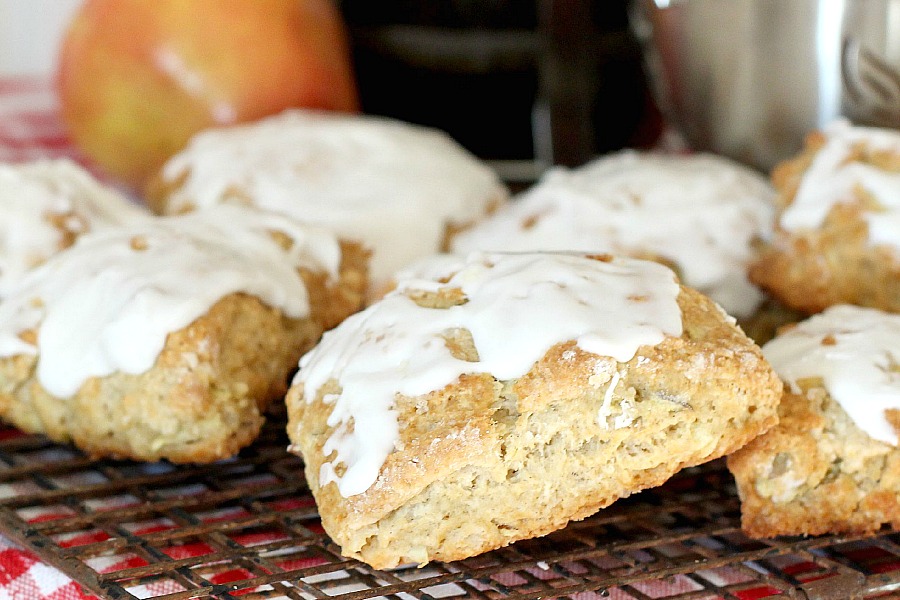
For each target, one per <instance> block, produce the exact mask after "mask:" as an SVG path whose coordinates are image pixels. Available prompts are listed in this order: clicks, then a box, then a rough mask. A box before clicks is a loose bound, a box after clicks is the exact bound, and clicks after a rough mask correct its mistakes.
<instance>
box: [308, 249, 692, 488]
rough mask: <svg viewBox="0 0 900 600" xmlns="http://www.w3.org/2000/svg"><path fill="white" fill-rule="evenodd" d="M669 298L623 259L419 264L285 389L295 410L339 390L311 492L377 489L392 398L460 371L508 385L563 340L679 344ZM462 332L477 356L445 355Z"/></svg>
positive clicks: (332, 336) (335, 333) (671, 290)
mask: <svg viewBox="0 0 900 600" xmlns="http://www.w3.org/2000/svg"><path fill="white" fill-rule="evenodd" d="M679 291H680V286H679V285H678V283H677V281H676V279H675V275H674V273H672V271H671V270H670V269H668V268H667V267H665V266H663V265H660V264H657V263H654V262H649V261H644V260H637V259H631V258H612V257H598V258H596V259H594V258H588V257H585V256H581V255H575V254H549V253H548V254H543V253H530V254H527V253H523V254H499V253H489V254H479V253H473V254H471V255H470V256H469V257H468V258H461V257H450V256H444V257H440V258H436V259H434V260H431V261H426V262H425V263H423V264H422V265H417V266H416V268H414V269H412V270H411V271H409V273H408V277H407V278H402V279H400V280H399V283H398V287H397V289H396V290H394V291H393V292H391V293H390V294H388V295H387V296H385V297H384V298H383V299H382V300H380V301H379V302H377V303H375V304H373V305H372V306H370V307H369V308H367V309H366V310H364V311H362V312H361V313H357V314H356V315H353V316H351V317H350V318H349V319H347V320H346V321H344V322H343V323H342V324H341V325H339V326H338V327H337V328H335V329H333V330H332V331H330V332H326V333H325V336H324V337H323V339H322V341H321V342H320V344H319V345H318V346H317V347H315V348H314V349H313V350H311V351H310V352H309V353H308V354H306V355H305V356H304V357H303V358H302V359H301V361H300V371H299V372H298V374H297V376H296V378H295V382H294V383H295V384H298V383H299V384H302V385H303V396H304V398H305V401H307V402H311V401H313V400H315V399H316V398H317V397H319V396H320V395H321V393H324V392H321V393H320V390H322V389H323V386H325V385H326V384H328V383H329V382H336V384H337V386H338V387H339V388H340V393H338V394H326V395H325V396H324V397H323V398H322V400H323V401H324V402H325V403H327V404H332V409H331V415H330V417H329V419H328V423H329V425H330V426H332V427H334V428H335V429H334V432H333V433H332V435H331V436H330V438H329V439H328V440H327V442H326V443H325V445H324V448H323V452H324V454H325V456H330V455H332V453H335V454H334V455H333V457H332V458H330V460H328V461H327V462H325V463H324V464H323V466H322V468H321V472H320V475H319V484H320V485H322V486H324V485H326V484H327V483H329V482H332V481H333V482H335V483H336V484H337V486H338V489H339V490H340V493H341V494H342V495H343V496H344V497H348V496H352V495H355V494H360V493H363V492H365V491H366V490H367V489H368V488H369V487H370V486H371V485H372V484H373V483H374V482H375V480H376V478H377V476H378V473H379V470H380V469H381V467H382V465H383V464H384V461H385V459H386V458H387V456H388V455H389V454H390V453H391V451H392V450H393V449H394V447H395V444H396V443H397V442H398V440H399V425H398V423H397V418H396V415H395V413H394V411H393V408H392V407H393V404H394V398H395V396H396V395H398V394H400V395H403V396H407V397H416V396H420V395H423V394H427V393H429V392H433V391H436V390H440V389H442V388H444V387H445V386H447V385H449V384H451V383H453V382H454V381H456V380H457V379H458V378H459V377H460V376H461V375H463V374H466V373H489V374H491V375H492V376H493V377H494V378H496V379H497V380H501V381H507V380H511V379H514V378H518V377H520V376H522V375H524V374H526V373H527V372H528V370H529V369H530V368H531V367H532V366H533V365H534V363H535V362H536V361H537V360H539V359H540V358H541V357H542V356H543V355H544V354H545V353H546V352H547V351H548V350H549V349H550V348H552V347H553V346H555V345H556V344H559V343H562V342H566V341H571V340H574V341H575V342H576V343H577V345H578V346H579V347H580V348H581V349H582V350H585V351H586V352H590V353H593V354H596V355H599V356H607V357H613V358H614V359H615V360H617V361H620V362H627V361H628V360H630V359H631V358H633V357H634V355H635V353H636V352H637V350H638V348H639V347H641V346H644V345H651V346H652V345H656V344H658V343H660V342H661V341H662V340H663V339H665V337H666V336H680V335H681V331H682V322H681V310H680V308H679V306H678V303H677V297H678V294H679ZM460 330H463V331H466V332H468V333H469V334H470V335H471V339H472V343H473V347H474V350H475V353H476V354H477V356H476V357H472V356H467V357H457V356H456V355H455V354H454V352H453V351H452V349H451V347H450V345H451V344H450V342H449V341H448V336H450V335H452V333H453V332H457V331H460ZM472 358H474V360H471V359H472ZM300 426H301V427H302V424H301V425H300ZM339 464H343V466H344V467H345V470H344V472H343V473H342V474H340V475H339V474H338V471H337V470H336V467H337V466H338V465H339Z"/></svg>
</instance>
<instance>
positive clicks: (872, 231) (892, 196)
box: [779, 120, 900, 248]
mask: <svg viewBox="0 0 900 600" xmlns="http://www.w3.org/2000/svg"><path fill="white" fill-rule="evenodd" d="M822 133H823V134H824V135H825V138H826V141H825V145H824V146H823V147H822V148H820V149H819V151H818V152H817V153H816V155H815V157H814V158H813V161H812V164H810V166H809V168H808V169H807V170H806V171H805V172H804V173H803V176H802V179H801V181H800V185H799V187H798V188H797V193H796V195H795V197H794V201H793V202H792V203H791V204H790V206H788V207H787V208H786V209H785V211H784V212H783V213H782V214H781V218H780V220H779V224H780V225H781V227H782V228H784V229H785V230H787V231H797V230H802V229H815V228H817V227H820V226H821V225H822V223H823V222H824V221H825V217H826V216H827V215H828V212H829V211H830V210H831V209H832V208H833V207H834V206H835V205H836V204H841V203H855V202H856V201H857V198H856V194H855V190H856V189H857V188H861V189H863V190H865V191H866V192H868V193H869V194H871V195H872V196H873V197H874V198H875V200H876V201H877V202H878V203H879V204H880V205H881V207H882V209H883V210H879V211H877V212H873V211H867V212H865V213H864V217H865V220H866V222H867V223H868V226H869V242H870V243H872V244H886V245H889V246H893V247H894V248H900V173H891V172H887V171H884V170H881V169H878V168H876V167H874V166H872V165H868V164H864V163H862V162H859V161H854V160H850V156H851V153H852V152H853V150H854V148H855V147H857V146H858V145H859V144H864V145H865V146H867V147H868V148H870V149H872V150H878V151H888V152H893V153H900V132H897V131H895V130H893V129H876V128H870V127H854V126H852V125H850V123H849V122H848V121H845V120H840V121H836V122H834V123H832V124H831V125H829V126H828V127H826V128H825V130H824V131H823V132H822Z"/></svg>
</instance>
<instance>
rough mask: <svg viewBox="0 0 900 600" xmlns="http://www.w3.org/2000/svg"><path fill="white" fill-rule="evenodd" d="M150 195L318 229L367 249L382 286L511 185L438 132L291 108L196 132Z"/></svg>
mask: <svg viewBox="0 0 900 600" xmlns="http://www.w3.org/2000/svg"><path fill="white" fill-rule="evenodd" d="M148 197H149V199H150V203H151V205H153V206H154V207H155V208H156V210H157V211H159V212H161V213H165V214H175V213H183V212H187V211H191V210H195V209H198V208H206V207H209V206H213V205H216V204H219V203H223V202H239V203H249V204H255V205H257V206H260V207H263V208H266V209H269V210H275V211H279V212H283V213H285V214H288V215H292V216H294V217H296V218H299V219H302V220H304V221H307V222H312V223H316V224H319V225H322V226H325V227H327V228H329V229H331V230H332V231H334V232H336V233H337V234H338V235H340V236H341V237H342V238H344V239H350V240H355V241H357V242H360V243H362V244H363V245H365V246H367V247H369V248H370V249H372V251H373V255H372V259H371V268H370V271H371V277H372V279H373V280H374V281H375V282H386V281H388V279H389V278H390V276H391V275H392V274H393V272H394V271H395V270H397V269H399V268H401V267H403V266H405V265H406V264H408V263H410V262H412V261H414V260H418V259H419V258H421V257H423V256H427V255H428V254H431V253H433V252H436V251H438V250H441V249H443V247H444V244H445V238H446V236H447V235H448V232H449V231H452V230H453V229H454V228H456V227H461V226H464V225H466V224H469V223H472V222H474V221H476V220H478V219H480V218H481V217H482V216H484V214H485V213H486V212H488V211H490V210H491V209H492V208H493V207H495V206H496V205H497V204H499V203H502V202H503V201H504V200H505V199H506V197H507V190H506V187H505V186H504V185H503V183H502V182H501V181H500V179H499V178H498V176H497V174H496V173H495V172H494V171H493V170H491V169H490V168H488V167H487V166H486V165H485V164H483V163H482V162H480V161H478V160H477V159H476V158H475V157H474V156H472V155H471V154H470V153H468V152H467V151H466V150H464V149H463V148H462V147H461V146H459V145H458V144H457V143H456V142H454V141H453V140H452V139H451V138H450V137H449V136H447V135H446V134H444V133H443V132H440V131H437V130H433V129H427V128H424V127H418V126H414V125H410V124H407V123H403V122H400V121H394V120H390V119H386V118H379V117H372V116H360V115H344V114H336V113H334V114H332V113H319V112H311V111H301V110H291V111H287V112H285V113H282V114H280V115H276V116H274V117H270V118H268V119H264V120H261V121H258V122H256V123H253V124H250V125H239V126H234V127H229V128H223V129H215V130H210V131H206V132H203V133H200V134H198V135H197V136H195V137H194V138H193V139H192V140H191V141H190V143H189V144H188V146H187V148H186V149H185V150H183V151H182V152H180V153H179V154H177V155H175V156H174V157H173V158H171V159H170V160H169V161H168V162H167V164H166V165H165V166H164V168H163V170H162V172H161V174H160V176H159V177H158V179H157V180H156V181H155V182H154V183H153V184H152V185H151V186H150V189H149V190H148ZM376 287H377V286H376Z"/></svg>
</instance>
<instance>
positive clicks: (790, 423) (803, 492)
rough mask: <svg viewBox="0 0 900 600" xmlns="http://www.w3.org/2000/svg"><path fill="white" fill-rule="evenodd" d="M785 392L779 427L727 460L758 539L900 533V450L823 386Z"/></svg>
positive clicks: (745, 523) (748, 528) (746, 520)
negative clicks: (861, 423) (871, 432)
mask: <svg viewBox="0 0 900 600" xmlns="http://www.w3.org/2000/svg"><path fill="white" fill-rule="evenodd" d="M802 385H803V390H802V392H801V393H798V394H794V393H790V392H786V393H785V394H784V399H783V400H782V402H781V405H780V406H779V409H778V414H779V419H780V421H779V424H778V426H777V427H776V428H774V429H772V430H771V431H769V432H768V433H767V434H765V435H763V436H761V437H759V438H757V439H756V440H754V441H753V442H751V443H750V444H748V445H747V446H745V447H744V448H743V449H741V450H738V451H737V452H735V453H734V454H732V455H731V456H729V457H728V468H729V469H730V470H731V472H732V473H733V474H734V477H735V480H736V481H737V486H738V493H739V494H740V497H741V527H742V529H743V530H744V531H745V532H747V534H748V535H750V536H753V537H772V536H777V535H801V534H802V535H818V534H823V533H871V532H874V531H877V530H878V529H880V528H881V525H882V524H885V523H886V524H890V525H892V526H894V527H898V526H900V450H898V449H897V448H895V447H893V446H890V445H888V444H885V443H883V442H880V441H878V440H874V439H872V438H871V437H869V436H868V435H867V434H866V433H865V432H864V431H862V430H861V429H860V428H859V427H857V426H856V424H855V423H854V422H853V420H852V419H851V418H850V417H849V416H848V415H847V413H846V412H844V410H843V408H841V406H840V404H838V403H837V402H836V401H835V400H833V399H832V398H831V396H829V394H828V392H827V391H825V389H824V388H823V387H822V383H821V380H808V381H804V382H802Z"/></svg>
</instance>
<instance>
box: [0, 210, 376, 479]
mask: <svg viewBox="0 0 900 600" xmlns="http://www.w3.org/2000/svg"><path fill="white" fill-rule="evenodd" d="M365 261H366V256H365V253H364V252H363V251H362V250H361V249H360V248H359V247H358V246H356V245H354V244H341V243H339V241H338V240H337V239H336V238H335V237H334V235H333V234H331V233H329V232H327V231H325V230H322V229H318V228H313V227H310V226H306V225H301V224H299V223H297V222H295V221H293V220H292V219H290V218H288V217H285V216H282V215H277V214H270V213H265V212H263V211H259V210H255V209H249V208H244V207H237V206H233V207H218V208H217V209H213V210H210V211H205V212H203V213H197V214H194V215H186V216H180V217H157V218H154V219H146V220H142V221H140V222H139V223H133V224H131V225H128V226H125V227H121V228H116V229H108V230H103V231H97V232H92V233H88V234H86V235H83V236H81V237H80V238H79V239H78V240H77V241H76V243H75V244H74V245H73V246H72V247H70V248H69V249H68V250H66V251H65V252H62V253H59V254H57V255H55V256H53V257H51V258H50V259H48V260H47V261H46V262H45V263H44V264H43V265H41V266H39V267H37V268H35V269H33V270H32V271H30V272H29V273H27V274H26V275H25V277H24V278H23V279H22V280H21V281H20V283H19V285H17V286H16V287H14V288H13V290H12V291H11V293H10V294H9V296H8V297H7V298H6V299H5V300H4V302H3V303H0V418H2V419H3V420H5V421H7V422H9V423H12V424H13V425H15V426H17V427H19V428H21V429H23V430H25V431H28V432H33V433H43V434H46V435H47V436H49V437H50V438H51V439H53V440H56V441H60V442H72V443H73V444H74V445H76V446H77V447H79V448H81V449H83V450H85V451H86V452H87V453H89V454H90V455H92V456H112V457H118V458H131V459H137V460H158V459H168V460H171V461H174V462H208V461H214V460H217V459H220V458H226V457H229V456H232V455H233V454H235V453H236V452H237V451H238V450H239V449H240V448H241V447H243V446H246V445H247V444H249V443H250V442H251V441H252V440H253V439H254V438H255V437H256V435H257V433H258V432H259V429H260V427H261V425H262V422H263V412H264V410H265V408H266V406H267V405H268V403H269V402H270V401H272V400H273V399H276V398H279V397H283V395H284V393H285V391H286V388H287V383H288V378H289V376H290V373H291V372H292V371H293V370H294V369H295V368H296V364H297V360H299V358H300V355H301V354H302V352H303V351H304V350H306V349H308V348H309V347H311V346H312V345H313V344H314V343H315V342H316V341H317V340H318V338H319V337H320V335H321V334H322V331H323V330H324V329H327V328H329V327H332V326H334V325H336V324H337V323H338V322H339V321H340V320H342V319H343V318H344V317H346V316H347V315H349V314H351V313H352V312H354V311H355V310H358V308H359V307H360V305H361V302H362V298H363V295H364V291H365V290H364V285H365Z"/></svg>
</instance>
